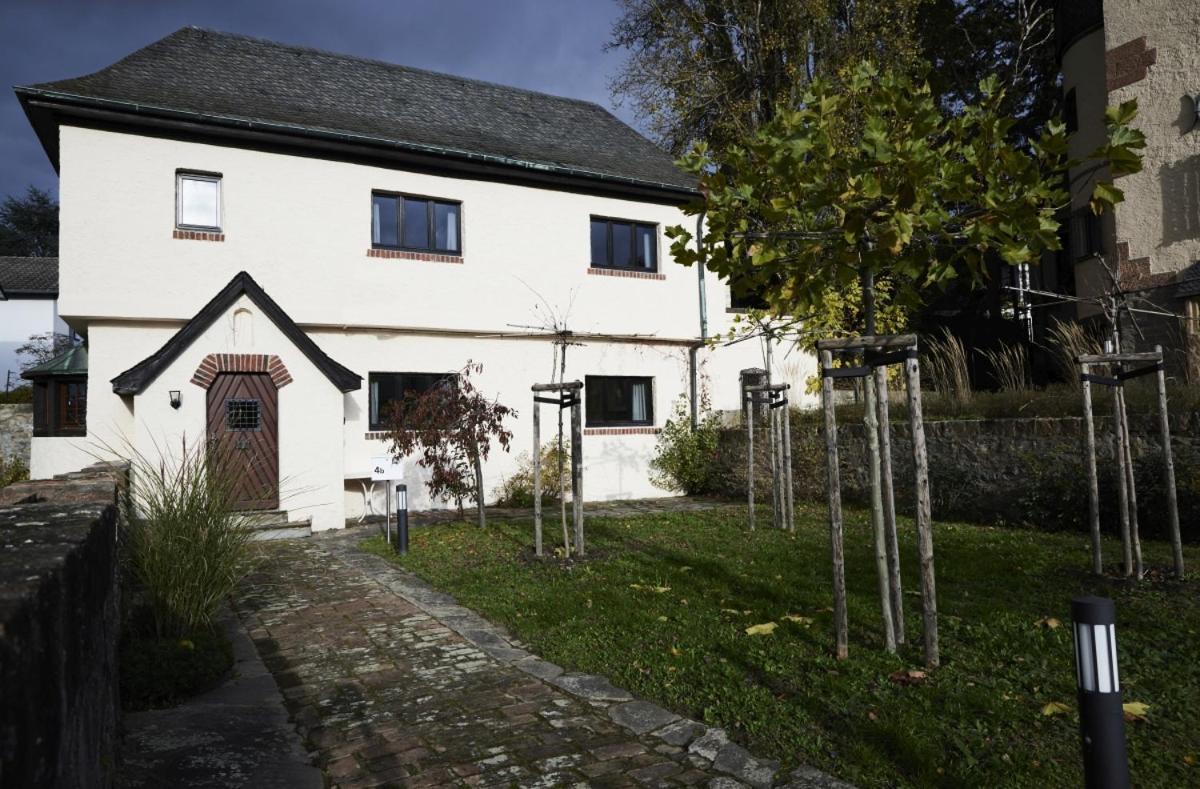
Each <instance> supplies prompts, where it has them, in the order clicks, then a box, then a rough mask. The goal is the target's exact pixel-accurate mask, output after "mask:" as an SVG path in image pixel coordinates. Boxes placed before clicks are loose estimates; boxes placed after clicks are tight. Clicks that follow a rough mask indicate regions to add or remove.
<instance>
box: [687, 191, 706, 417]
mask: <svg viewBox="0 0 1200 789" xmlns="http://www.w3.org/2000/svg"><path fill="white" fill-rule="evenodd" d="M696 252H697V253H698V254H699V255H700V259H699V260H698V261H697V262H696V278H697V283H696V285H697V294H698V298H699V299H700V342H699V343H698V344H696V345H693V346H692V347H691V348H689V349H688V374H689V375H688V378H689V383H690V389H691V393H690V394H691V404H692V430H695V429H696V428H698V427H699V426H700V364H699V361H698V359H697V356H698V351H699V350H700V346H701V345H703V344H704V342H705V341H706V340H708V294H707V290H706V288H705V285H704V262H705V261H704V212H703V211H701V212H700V215H699V216H698V217H696Z"/></svg>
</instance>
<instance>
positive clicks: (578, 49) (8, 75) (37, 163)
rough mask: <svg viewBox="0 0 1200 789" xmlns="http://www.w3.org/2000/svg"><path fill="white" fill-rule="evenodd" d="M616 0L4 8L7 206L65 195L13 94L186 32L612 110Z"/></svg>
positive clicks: (203, 1) (155, 0)
mask: <svg viewBox="0 0 1200 789" xmlns="http://www.w3.org/2000/svg"><path fill="white" fill-rule="evenodd" d="M617 13H618V9H617V7H616V4H615V3H613V2H611V0H420V1H418V0H241V1H240V2H238V0H0V197H2V196H3V195H6V194H20V193H24V191H25V188H26V185H28V184H34V185H36V186H38V187H41V188H45V189H52V190H53V191H54V193H55V194H57V179H56V176H55V174H54V169H53V168H52V167H51V166H50V162H49V161H48V160H47V158H46V154H45V153H44V152H43V151H42V147H41V145H40V144H39V143H38V141H37V138H36V136H35V135H34V133H33V129H32V128H30V126H29V123H28V121H27V120H26V119H25V113H23V112H22V111H21V108H20V105H18V103H17V100H16V97H15V96H14V95H13V92H12V90H11V87H12V86H14V85H29V84H33V83H37V82H49V81H51V80H57V79H63V78H66V77H76V76H80V75H82V74H87V73H90V72H93V71H96V70H97V69H100V68H103V67H104V66H107V65H109V64H110V63H112V62H114V61H116V60H118V59H120V58H121V57H123V56H125V55H127V54H129V53H130V52H133V51H134V50H135V49H138V48H140V47H143V46H145V45H146V44H149V43H150V42H152V41H155V40H157V39H159V38H162V37H163V36H165V35H167V34H168V33H170V32H172V31H174V30H177V29H178V28H180V27H183V26H184V25H198V26H200V27H207V28H212V29H215V30H223V31H228V32H233V33H244V34H247V35H253V36H261V37H263V38H269V39H271V40H274V41H280V42H284V43H288V44H302V45H305V46H312V47H320V48H322V49H328V50H332V51H334V52H341V53H346V54H350V55H359V56H362V57H368V58H377V59H379V60H386V61H390V62H393V63H401V64H404V65H407V66H418V67H421V68H426V69H432V70H435V71H444V72H448V73H451V74H459V75H462V76H465V77H474V78H477V79H486V80H491V81H493V82H501V83H504V84H507V85H515V86H517V87H522V88H530V89H533V90H540V91H545V92H547V93H554V94H558V95H561V96H572V97H575V98H580V99H587V100H589V101H595V102H598V103H599V104H602V105H604V106H605V107H608V108H610V109H612V110H613V111H614V112H616V114H617V115H618V116H620V117H621V118H622V119H624V120H625V121H626V122H629V121H631V120H632V117H631V114H630V112H629V109H628V108H627V107H623V108H617V107H614V105H613V101H612V99H611V97H610V95H609V91H608V81H609V78H610V76H611V75H612V74H613V73H614V72H615V70H616V69H617V68H618V67H619V66H620V63H621V60H622V58H623V54H622V53H617V52H605V51H604V43H605V42H606V41H607V40H608V37H609V32H610V30H611V28H612V23H613V21H614V20H615V18H616V15H617Z"/></svg>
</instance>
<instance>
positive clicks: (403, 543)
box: [396, 485, 408, 554]
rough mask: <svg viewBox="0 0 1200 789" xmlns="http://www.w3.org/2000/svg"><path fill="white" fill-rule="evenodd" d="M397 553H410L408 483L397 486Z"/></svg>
mask: <svg viewBox="0 0 1200 789" xmlns="http://www.w3.org/2000/svg"><path fill="white" fill-rule="evenodd" d="M396 553H399V554H406V553H408V485H397V486H396Z"/></svg>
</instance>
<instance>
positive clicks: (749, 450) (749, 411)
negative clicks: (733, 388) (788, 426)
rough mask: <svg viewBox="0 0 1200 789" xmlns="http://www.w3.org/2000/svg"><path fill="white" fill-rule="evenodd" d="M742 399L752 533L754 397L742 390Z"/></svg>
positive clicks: (752, 528) (747, 487) (747, 490)
mask: <svg viewBox="0 0 1200 789" xmlns="http://www.w3.org/2000/svg"><path fill="white" fill-rule="evenodd" d="M742 399H743V400H744V401H745V403H746V457H747V458H748V460H747V461H746V502H747V504H748V506H749V513H748V514H749V526H750V531H754V396H753V395H752V394H750V393H749V392H747V391H746V390H745V389H744V388H743V389H742Z"/></svg>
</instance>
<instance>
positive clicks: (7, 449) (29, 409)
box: [0, 403, 33, 466]
mask: <svg viewBox="0 0 1200 789" xmlns="http://www.w3.org/2000/svg"><path fill="white" fill-rule="evenodd" d="M32 439H33V405H31V404H30V403H16V404H11V403H4V404H0V459H4V460H12V459H14V458H16V459H18V460H20V461H21V462H22V463H24V464H25V465H26V466H28V465H29V444H30V441H31V440H32Z"/></svg>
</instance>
